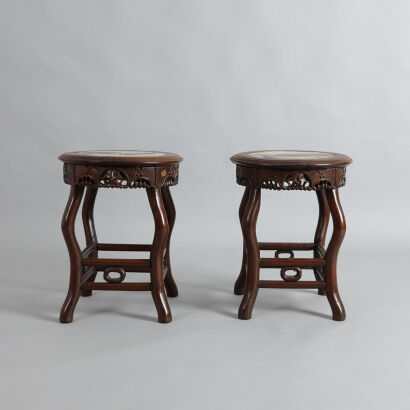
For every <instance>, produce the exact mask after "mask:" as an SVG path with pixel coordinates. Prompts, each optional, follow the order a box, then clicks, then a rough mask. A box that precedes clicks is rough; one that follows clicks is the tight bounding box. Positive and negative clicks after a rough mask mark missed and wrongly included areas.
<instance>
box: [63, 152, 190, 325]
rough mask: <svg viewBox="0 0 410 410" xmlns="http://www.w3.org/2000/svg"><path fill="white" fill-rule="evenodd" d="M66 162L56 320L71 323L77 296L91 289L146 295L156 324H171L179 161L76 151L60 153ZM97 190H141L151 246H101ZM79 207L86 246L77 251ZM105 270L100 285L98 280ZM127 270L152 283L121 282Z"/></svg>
mask: <svg viewBox="0 0 410 410" xmlns="http://www.w3.org/2000/svg"><path fill="white" fill-rule="evenodd" d="M59 159H60V160H61V161H62V162H64V168H63V173H64V182H65V183H66V184H69V185H71V190H70V196H69V198H68V202H67V206H66V208H65V211H64V215H63V219H62V222H61V228H62V231H63V236H64V239H65V242H66V245H67V249H68V253H69V256H70V283H69V288H68V293H67V297H66V299H65V301H64V304H63V306H62V308H61V312H60V322H62V323H69V322H72V320H73V314H74V309H75V307H76V305H77V302H78V299H79V297H80V294H81V296H91V294H92V291H93V290H134V291H150V292H151V294H152V298H153V300H154V303H155V307H156V309H157V313H158V321H159V322H161V323H167V322H170V321H171V320H172V315H171V311H170V308H169V305H168V301H167V295H168V296H169V297H175V296H177V295H178V289H177V286H176V284H175V282H174V279H173V277H172V273H171V265H170V256H169V246H170V237H171V233H172V228H173V226H174V222H175V207H174V203H173V200H172V197H171V192H170V189H169V187H170V186H171V185H176V184H177V183H178V168H179V163H180V162H181V161H182V158H181V157H180V156H179V155H176V154H171V153H167V152H152V151H79V152H67V153H64V154H62V155H60V157H59ZM99 188H120V189H126V188H144V189H146V192H147V196H148V201H149V204H150V206H151V210H152V214H153V217H154V222H155V234H154V239H153V242H152V244H143V245H139V244H114V243H100V242H98V240H97V235H96V230H95V226H94V216H93V214H94V202H95V198H96V195H97V192H98V189H99ZM84 190H86V192H85V198H84V201H83V207H82V220H83V225H84V232H85V239H86V247H85V249H84V250H82V251H81V250H80V248H79V245H78V242H77V239H76V236H75V231H74V224H75V219H76V216H77V212H78V209H79V207H80V205H81V200H82V197H83V193H84ZM99 251H126V252H150V258H149V259H107V258H99V257H98V254H99ZM97 272H104V273H103V278H104V282H96V281H95V279H96V276H97ZM126 272H149V273H150V282H146V283H144V282H123V281H124V279H125V277H126Z"/></svg>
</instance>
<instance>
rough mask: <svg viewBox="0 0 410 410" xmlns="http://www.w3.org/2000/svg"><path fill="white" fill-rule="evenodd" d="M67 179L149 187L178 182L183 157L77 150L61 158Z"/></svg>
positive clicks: (85, 183) (98, 184) (69, 181)
mask: <svg viewBox="0 0 410 410" xmlns="http://www.w3.org/2000/svg"><path fill="white" fill-rule="evenodd" d="M58 158H59V159H60V160H61V161H63V162H64V171H63V172H64V182H65V183H66V184H70V185H83V186H96V187H98V188H149V187H161V186H164V185H165V186H169V185H176V184H177V183H178V168H179V163H180V162H181V161H182V157H180V156H179V155H177V154H172V153H170V152H159V151H134V150H129V151H75V152H65V153H64V154H62V155H60V156H59V157H58Z"/></svg>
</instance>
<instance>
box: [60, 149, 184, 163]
mask: <svg viewBox="0 0 410 410" xmlns="http://www.w3.org/2000/svg"><path fill="white" fill-rule="evenodd" d="M58 159H59V160H61V161H63V162H67V163H70V164H77V165H103V166H104V165H111V166H126V165H146V166H149V165H173V164H178V163H179V162H181V161H182V157H180V156H179V155H177V154H173V153H171V152H160V151H138V150H98V151H97V150H93V151H74V152H65V153H64V154H61V155H60V156H59V157H58Z"/></svg>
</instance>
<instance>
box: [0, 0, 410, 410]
mask: <svg viewBox="0 0 410 410" xmlns="http://www.w3.org/2000/svg"><path fill="white" fill-rule="evenodd" d="M409 19H410V3H409V2H408V1H406V0H391V1H388V2H387V1H381V0H360V1H352V0H344V1H326V0H310V1H304V0H303V1H302V0H297V1H296V0H291V1H288V0H279V1H268V0H266V1H261V0H253V1H245V0H218V1H215V0H206V1H205V0H203V1H188V0H185V1H182V0H173V1H171V0H163V1H160V0H158V1H152V0H140V1H123V0H120V1H105V0H102V1H91V0H82V1H77V0H73V1H69V2H67V1H58V0H49V1H45V0H38V1H20V0H9V1H8V0H1V1H0V138H1V149H0V167H1V175H3V178H2V181H1V213H0V218H1V239H0V240H1V242H0V252H1V255H0V256H1V260H0V263H1V283H0V307H1V312H0V320H1V321H0V323H1V328H2V337H1V339H0V354H1V361H0V378H1V383H0V391H2V393H1V401H2V402H3V403H2V404H1V405H0V407H1V408H2V409H23V408H30V409H42V410H45V409H136V408H139V409H158V408H164V407H167V408H169V409H227V408H228V409H231V408H232V409H242V408H258V409H259V408H260V409H265V408H278V409H300V408H306V409H385V408H387V407H389V408H393V409H408V408H409V406H410V401H409V393H408V383H409V381H410V380H409V374H410V369H409V365H410V353H409V351H408V346H409V342H410V332H409V325H410V323H409V320H408V312H409V311H410V299H409V298H408V294H409V293H408V289H409V287H410V278H409V272H408V254H409V241H410V215H409V205H410V190H409V186H408V181H407V171H408V167H407V161H408V158H409V153H410V138H409V134H410V116H409V103H410V29H409V24H408V22H409ZM85 149H142V150H160V151H171V152H176V153H178V154H180V155H181V156H183V157H184V162H183V163H182V164H181V167H180V183H179V185H178V186H175V187H173V188H172V193H173V196H174V201H175V204H176V207H177V221H176V226H175V231H174V235H173V243H172V261H173V270H174V276H175V279H176V281H177V283H178V285H179V288H180V296H179V297H178V298H177V299H172V300H170V304H171V309H172V311H173V316H174V321H173V322H172V323H171V324H169V325H160V324H158V323H157V322H156V315H155V309H154V305H153V303H152V300H151V298H150V296H149V294H141V293H138V294H135V293H132V292H122V293H121V292H119V293H117V292H112V293H109V292H105V293H104V292H95V294H94V296H93V297H92V298H87V299H80V301H79V304H78V305H77V310H76V315H75V321H74V322H73V323H72V324H70V325H60V324H59V323H58V321H57V319H58V313H59V309H60V306H61V303H62V301H63V299H64V296H65V292H66V288H67V283H68V256H67V252H66V249H65V245H64V242H63V239H62V236H61V233H60V219H61V215H62V212H63V209H64V206H65V203H66V200H67V197H68V191H69V187H68V186H66V185H65V184H64V183H63V178H62V164H61V163H60V162H59V161H58V160H57V156H58V155H59V154H61V153H62V152H65V151H71V150H85ZM256 149H308V150H325V151H334V152H341V153H344V154H347V155H349V156H351V157H352V158H353V160H354V162H353V164H352V165H351V166H350V167H349V168H348V170H347V185H346V187H344V188H342V189H341V190H340V196H341V201H342V205H343V207H344V210H345V214H346V219H347V223H348V230H347V235H346V239H345V242H344V244H343V247H342V250H341V253H340V263H339V283H340V291H341V295H342V298H343V300H344V302H345V305H346V311H347V320H346V322H344V323H336V322H333V321H331V320H330V307H329V305H328V304H327V301H326V299H325V298H321V297H319V296H317V295H316V294H315V292H314V291H312V290H305V291H287V290H266V291H265V290H261V291H260V293H259V297H258V300H257V302H256V305H255V309H254V314H253V318H252V320H250V321H246V322H243V321H239V320H237V319H236V312H237V308H238V306H239V303H240V297H237V296H234V295H233V294H232V289H233V283H234V281H235V277H236V275H237V273H238V271H239V268H240V263H241V250H242V237H241V231H240V227H239V222H238V217H237V211H238V207H239V202H240V199H241V195H242V191H243V188H242V187H239V186H238V185H236V183H235V167H234V165H233V164H232V163H231V162H230V161H229V157H230V156H231V155H232V154H234V153H236V152H240V151H246V150H256ZM100 191H101V190H100ZM95 218H96V224H97V233H98V236H99V240H100V241H110V242H134V243H135V242H140V243H144V242H147V241H148V242H149V241H151V240H152V235H153V222H152V216H151V214H150V209H149V206H148V201H147V198H146V195H145V192H144V191H143V190H121V191H120V190H105V191H102V192H100V193H99V194H98V198H97V204H96V215H95ZM316 221H317V204H316V196H315V195H314V194H313V193H307V192H271V191H264V192H263V195H262V207H261V212H260V216H259V224H258V236H259V240H260V241H287V240H289V241H311V240H312V238H313V234H314V229H315V226H316ZM78 228H81V226H80V224H79V226H78ZM330 228H331V227H330ZM78 234H79V239H80V240H81V242H83V237H82V232H81V230H80V229H78ZM306 273H307V276H308V275H309V274H310V273H309V272H306ZM274 275H277V272H274V271H264V272H262V276H263V277H265V278H267V277H274Z"/></svg>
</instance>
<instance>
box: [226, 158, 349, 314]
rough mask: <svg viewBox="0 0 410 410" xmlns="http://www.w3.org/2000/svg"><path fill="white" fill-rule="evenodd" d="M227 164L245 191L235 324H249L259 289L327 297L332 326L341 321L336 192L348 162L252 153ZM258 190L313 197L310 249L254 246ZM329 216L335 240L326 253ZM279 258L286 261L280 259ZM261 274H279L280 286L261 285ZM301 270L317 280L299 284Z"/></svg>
mask: <svg viewBox="0 0 410 410" xmlns="http://www.w3.org/2000/svg"><path fill="white" fill-rule="evenodd" d="M231 161H232V162H233V163H235V164H236V182H237V183H238V184H239V185H243V186H245V187H246V188H245V192H244V195H243V198H242V201H241V204H240V207H239V219H240V222H241V228H242V233H243V258H242V268H241V271H240V274H239V277H238V279H237V280H236V283H235V288H234V292H235V294H237V295H243V299H242V302H241V305H240V307H239V311H238V317H239V319H250V318H251V316H252V310H253V307H254V304H255V300H256V297H257V294H258V290H259V288H305V289H318V293H319V295H326V296H327V299H328V301H329V304H330V307H331V309H332V313H333V320H339V321H341V320H345V318H346V313H345V309H344V306H343V303H342V300H341V298H340V295H339V291H338V288H337V277H336V264H337V257H338V253H339V248H340V246H341V244H342V241H343V238H344V236H345V231H346V222H345V218H344V214H343V209H342V205H341V203H340V199H339V192H338V189H339V188H340V187H342V186H344V185H345V183H346V166H347V165H349V164H350V163H351V162H352V160H351V158H349V157H348V156H346V155H342V154H335V153H331V152H318V151H250V152H242V153H239V154H236V155H234V156H232V157H231ZM261 189H271V190H277V191H281V190H284V191H291V190H301V191H315V192H316V195H317V199H318V203H319V220H318V224H317V228H316V233H315V237H314V241H313V242H312V243H298V242H294V243H282V242H258V240H257V237H256V222H257V219H258V213H259V208H260V201H261ZM330 215H331V216H332V221H333V234H332V237H331V239H330V242H329V244H328V246H327V249H325V240H326V232H327V227H328V223H329V218H330ZM261 250H272V251H275V255H274V256H275V257H274V258H261V257H260V251H261ZM295 251H313V258H295V256H294V252H295ZM281 254H286V255H289V257H287V258H283V257H280V255H281ZM260 268H279V269H280V276H281V278H282V280H260V279H259V269H260ZM302 269H313V272H314V275H315V280H314V281H301V280H300V279H301V277H302ZM289 271H293V272H294V274H288V272H289Z"/></svg>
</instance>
